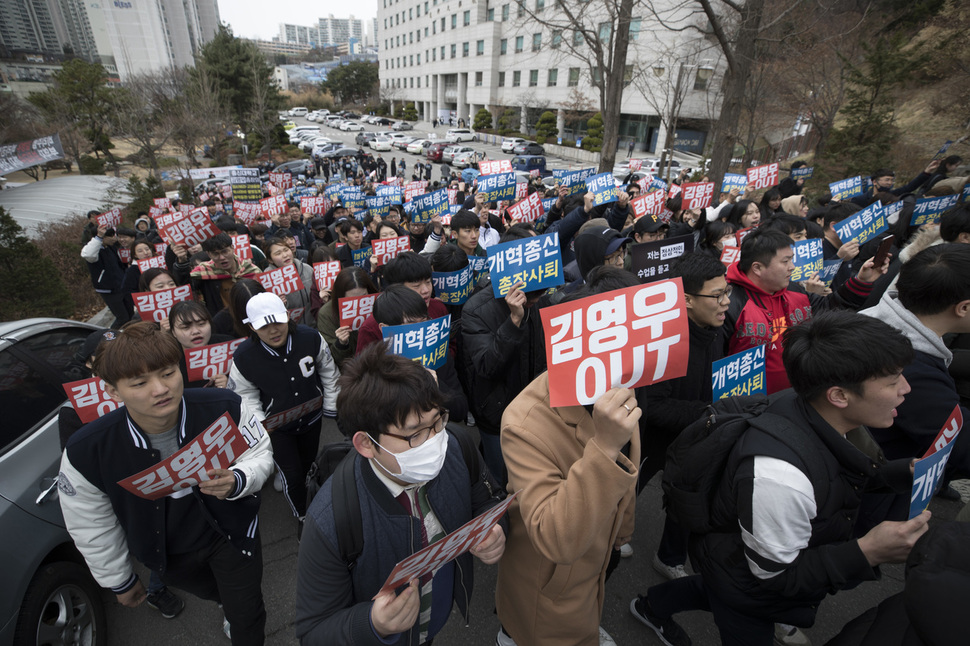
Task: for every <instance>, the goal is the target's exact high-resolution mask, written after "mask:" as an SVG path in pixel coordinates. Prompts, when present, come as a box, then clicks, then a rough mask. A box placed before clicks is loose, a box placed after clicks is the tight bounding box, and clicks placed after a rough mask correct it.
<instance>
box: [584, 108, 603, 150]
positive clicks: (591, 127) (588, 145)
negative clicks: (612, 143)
mask: <svg viewBox="0 0 970 646" xmlns="http://www.w3.org/2000/svg"><path fill="white" fill-rule="evenodd" d="M602 148H603V115H601V114H600V113H599V112H597V113H596V114H594V115H593V116H592V117H590V118H589V121H587V122H586V136H585V137H583V149H584V150H591V151H594V152H595V151H597V150H600V149H602Z"/></svg>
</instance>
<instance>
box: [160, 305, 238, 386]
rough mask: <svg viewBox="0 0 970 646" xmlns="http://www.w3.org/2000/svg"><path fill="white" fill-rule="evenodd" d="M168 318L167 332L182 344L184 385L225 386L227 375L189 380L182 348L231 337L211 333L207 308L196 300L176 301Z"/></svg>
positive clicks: (180, 365) (220, 341)
mask: <svg viewBox="0 0 970 646" xmlns="http://www.w3.org/2000/svg"><path fill="white" fill-rule="evenodd" d="M168 320H169V332H171V333H172V336H174V337H175V339H176V340H177V341H178V342H179V345H181V346H182V350H183V353H182V360H181V361H180V362H179V370H181V371H182V381H184V382H185V387H186V388H205V387H208V386H215V387H216V388H225V387H226V384H227V382H228V381H229V376H228V375H214V376H213V377H212V379H201V380H199V381H189V373H188V368H187V367H186V365H185V353H184V350H191V349H192V348H201V347H202V346H206V345H211V344H213V343H225V342H226V341H232V337H231V336H227V335H225V334H213V333H212V316H210V315H209V310H207V309H206V308H205V305H203V304H202V303H200V302H198V301H182V302H180V303H176V304H175V305H173V306H172V310H171V311H170V312H169V315H168Z"/></svg>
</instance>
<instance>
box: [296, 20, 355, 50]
mask: <svg viewBox="0 0 970 646" xmlns="http://www.w3.org/2000/svg"><path fill="white" fill-rule="evenodd" d="M351 39H356V40H357V42H360V43H363V42H364V21H363V20H360V19H356V18H354V17H353V16H350V17H349V18H334V17H333V15H332V14H331V15H330V16H328V17H326V18H320V19H318V21H317V24H316V25H314V26H312V27H305V26H303V25H294V24H290V23H281V24H280V42H281V43H291V44H296V45H310V46H311V47H329V46H334V45H346V44H348V43H349V42H350V41H351Z"/></svg>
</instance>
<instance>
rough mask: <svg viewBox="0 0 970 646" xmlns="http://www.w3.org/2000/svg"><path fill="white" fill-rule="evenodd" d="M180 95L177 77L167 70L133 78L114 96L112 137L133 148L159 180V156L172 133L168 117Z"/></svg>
mask: <svg viewBox="0 0 970 646" xmlns="http://www.w3.org/2000/svg"><path fill="white" fill-rule="evenodd" d="M180 94H181V88H180V87H179V83H178V77H177V75H176V74H175V73H174V72H170V71H169V70H161V71H157V72H149V73H146V74H140V75H138V76H135V77H133V78H131V79H130V80H129V81H128V82H126V83H125V84H124V86H122V87H121V88H119V89H118V92H117V96H116V105H117V109H116V110H115V113H114V116H113V121H114V135H115V136H116V137H117V138H119V139H121V140H122V141H125V142H127V143H129V144H131V145H132V146H135V147H136V148H137V151H138V152H137V155H138V157H140V158H141V161H143V162H144V163H145V164H147V166H148V167H149V168H150V169H151V171H152V173H153V174H154V175H155V177H160V173H159V168H158V157H159V154H160V152H161V150H162V148H164V147H165V146H166V145H167V144H168V141H169V139H170V138H171V136H172V132H173V130H174V124H173V123H172V120H171V119H170V118H169V113H170V111H171V109H172V105H173V104H174V103H176V102H177V101H178V100H179V96H180Z"/></svg>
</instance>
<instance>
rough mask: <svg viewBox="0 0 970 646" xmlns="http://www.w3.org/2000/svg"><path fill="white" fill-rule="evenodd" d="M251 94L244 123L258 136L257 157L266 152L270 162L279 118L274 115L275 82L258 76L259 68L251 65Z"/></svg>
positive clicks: (260, 75)
mask: <svg viewBox="0 0 970 646" xmlns="http://www.w3.org/2000/svg"><path fill="white" fill-rule="evenodd" d="M253 79H254V80H253V93H252V104H251V108H250V110H249V115H248V117H247V119H246V122H247V123H248V124H249V130H250V132H255V133H256V134H257V135H259V140H260V142H261V145H262V148H260V150H258V151H255V155H256V156H257V157H258V156H259V155H260V154H261V153H262V151H263V149H265V150H266V152H267V155H268V156H269V158H270V160H272V158H273V131H274V130H275V129H276V124H278V123H279V118H278V117H277V114H276V108H277V107H278V105H279V103H278V98H277V97H278V96H279V94H278V92H277V91H276V88H275V87H271V86H274V85H275V83H276V81H275V80H273V79H272V78H270V77H268V76H264V75H262V74H260V70H259V67H258V66H257V65H256V64H255V61H254V64H253Z"/></svg>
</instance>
